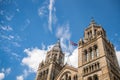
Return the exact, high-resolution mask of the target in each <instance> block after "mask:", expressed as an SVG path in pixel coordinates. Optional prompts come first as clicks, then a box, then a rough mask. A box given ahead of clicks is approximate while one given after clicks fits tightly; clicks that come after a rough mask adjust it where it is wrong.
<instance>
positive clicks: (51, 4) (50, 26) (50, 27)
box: [48, 0, 55, 32]
mask: <svg viewBox="0 0 120 80" xmlns="http://www.w3.org/2000/svg"><path fill="white" fill-rule="evenodd" d="M54 3H55V1H54V0H50V3H49V8H48V9H49V20H48V28H49V30H50V31H51V32H52V17H53V14H52V11H53V6H54Z"/></svg>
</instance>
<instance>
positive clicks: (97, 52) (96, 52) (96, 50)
mask: <svg viewBox="0 0 120 80" xmlns="http://www.w3.org/2000/svg"><path fill="white" fill-rule="evenodd" d="M94 48H95V54H96V57H98V56H99V51H98V47H97V45H95V46H94Z"/></svg>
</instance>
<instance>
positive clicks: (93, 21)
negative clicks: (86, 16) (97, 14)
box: [90, 17, 96, 25]
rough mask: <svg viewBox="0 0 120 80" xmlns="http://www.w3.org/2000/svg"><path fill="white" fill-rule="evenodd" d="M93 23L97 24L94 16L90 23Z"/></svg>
mask: <svg viewBox="0 0 120 80" xmlns="http://www.w3.org/2000/svg"><path fill="white" fill-rule="evenodd" d="M92 24H96V22H95V20H94V17H91V22H90V25H92Z"/></svg>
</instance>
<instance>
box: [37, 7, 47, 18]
mask: <svg viewBox="0 0 120 80" xmlns="http://www.w3.org/2000/svg"><path fill="white" fill-rule="evenodd" d="M38 15H39V16H40V17H44V16H46V15H47V7H46V6H42V7H40V8H39V9H38Z"/></svg>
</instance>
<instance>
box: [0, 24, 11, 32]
mask: <svg viewBox="0 0 120 80" xmlns="http://www.w3.org/2000/svg"><path fill="white" fill-rule="evenodd" d="M1 29H2V30H5V31H12V30H13V29H12V27H10V26H9V25H8V26H1Z"/></svg>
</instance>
